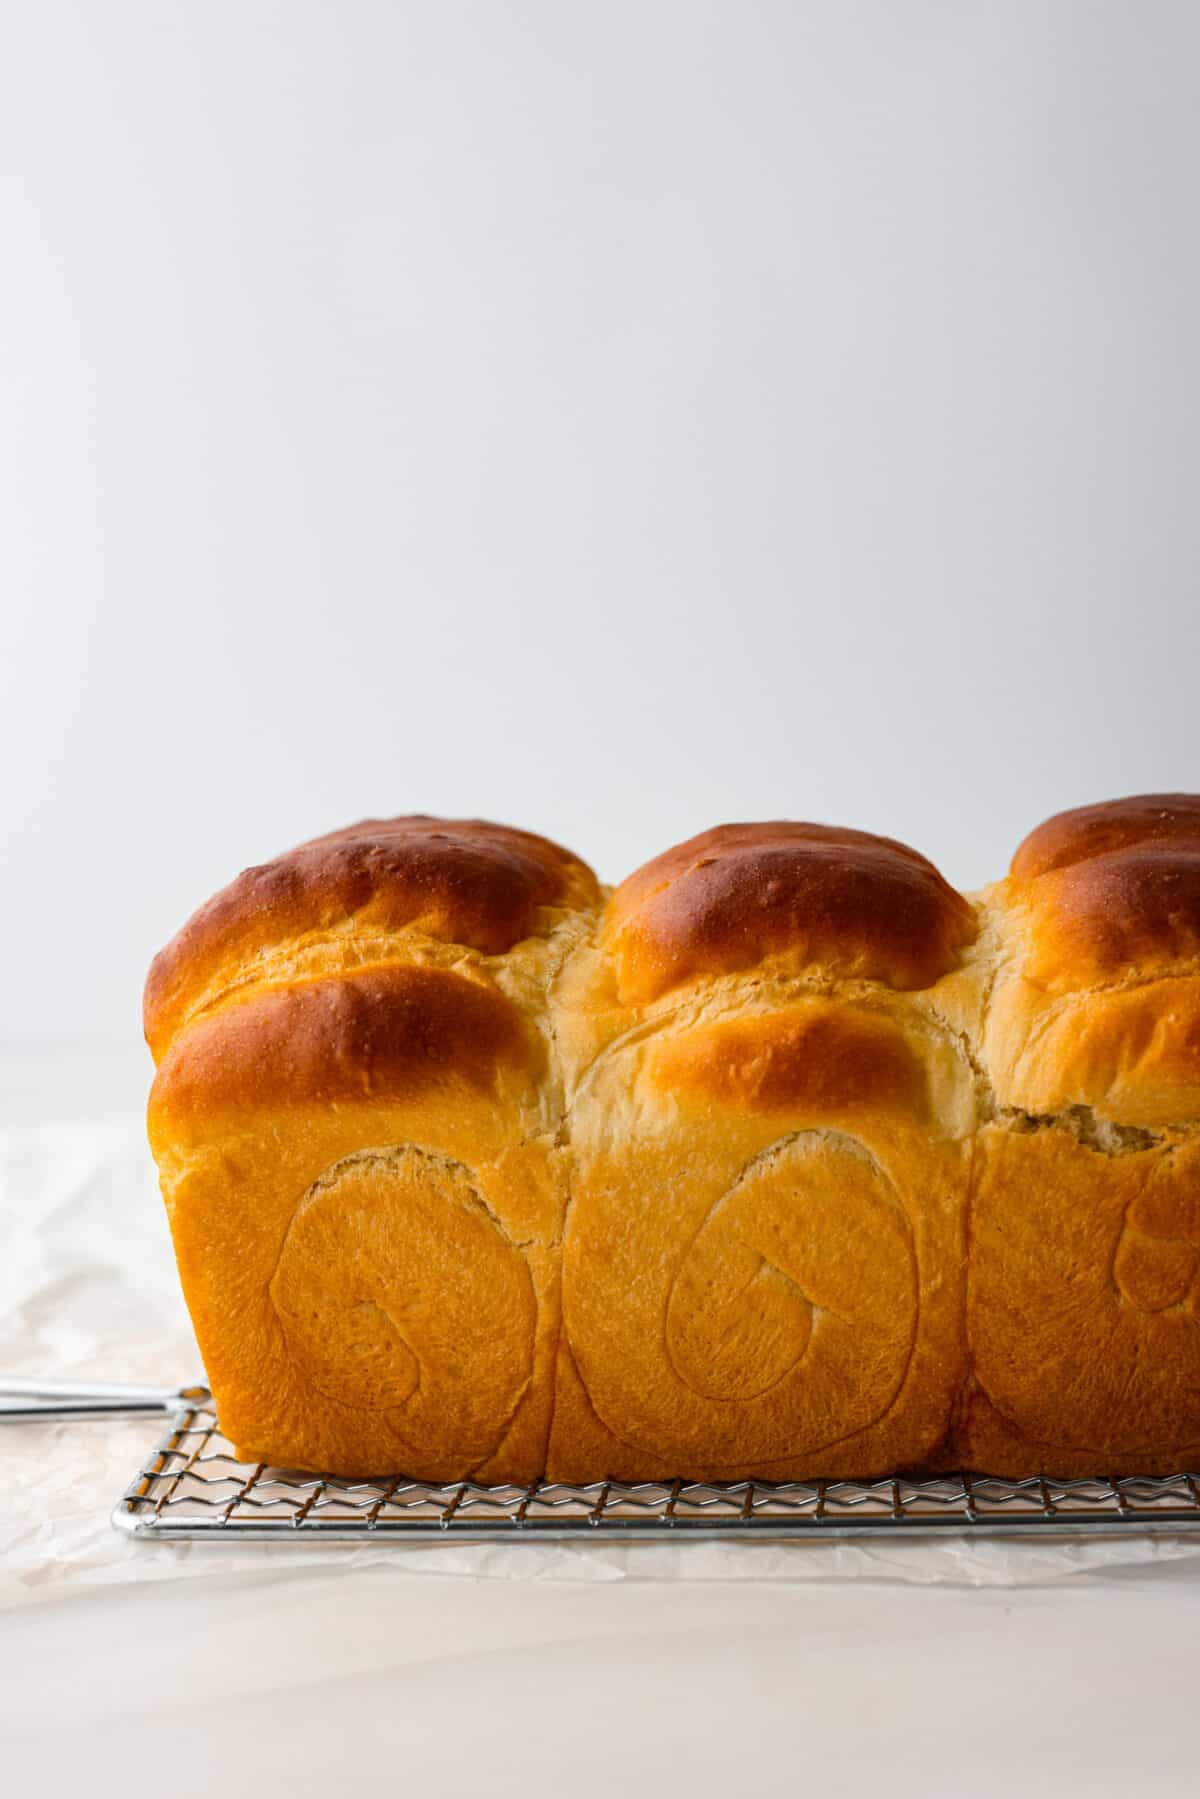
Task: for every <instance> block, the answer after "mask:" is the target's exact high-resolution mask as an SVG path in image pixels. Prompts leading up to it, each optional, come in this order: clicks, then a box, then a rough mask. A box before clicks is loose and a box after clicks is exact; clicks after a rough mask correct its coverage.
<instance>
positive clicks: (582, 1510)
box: [113, 1388, 1200, 1542]
mask: <svg viewBox="0 0 1200 1799" xmlns="http://www.w3.org/2000/svg"><path fill="white" fill-rule="evenodd" d="M113 1523H114V1525H115V1526H116V1528H117V1529H118V1530H120V1531H124V1532H126V1533H127V1534H128V1535H130V1536H133V1537H147V1538H176V1539H178V1538H214V1537H222V1538H226V1537H259V1538H263V1537H267V1538H276V1539H283V1538H295V1537H297V1536H299V1537H305V1538H308V1539H315V1538H318V1537H321V1538H344V1539H348V1540H354V1541H358V1542H361V1541H362V1540H363V1539H364V1538H366V1537H368V1536H371V1537H393V1538H398V1539H404V1540H405V1541H410V1542H411V1541H414V1540H417V1541H426V1542H428V1541H431V1540H436V1541H441V1542H446V1541H447V1540H448V1539H467V1538H471V1539H475V1540H479V1539H483V1540H490V1541H498V1540H504V1541H507V1542H511V1541H512V1540H513V1539H514V1538H517V1539H521V1540H526V1541H532V1540H534V1539H539V1538H540V1539H546V1538H550V1539H563V1538H568V1539H571V1538H573V1539H576V1540H578V1539H582V1538H588V1539H595V1538H609V1539H612V1538H621V1539H624V1540H626V1541H628V1540H630V1539H642V1540H646V1539H658V1540H660V1541H661V1540H662V1538H664V1537H665V1536H667V1535H671V1536H673V1537H675V1538H689V1539H691V1538H697V1537H700V1538H714V1537H743V1538H744V1537H755V1538H774V1539H779V1538H797V1539H801V1538H803V1539H811V1538H824V1537H861V1536H870V1535H876V1536H893V1535H896V1534H908V1535H915V1534H921V1533H926V1532H930V1531H938V1530H940V1531H946V1530H952V1531H959V1532H964V1533H967V1534H969V1535H971V1536H993V1535H1014V1534H1015V1535H1020V1534H1028V1535H1036V1536H1044V1535H1046V1534H1047V1533H1049V1534H1051V1535H1055V1536H1058V1537H1062V1536H1064V1535H1076V1536H1091V1535H1094V1534H1095V1533H1097V1532H1103V1533H1110V1532H1113V1531H1131V1530H1132V1531H1137V1532H1144V1531H1160V1532H1172V1533H1177V1532H1179V1531H1185V1530H1200V1474H1186V1473H1181V1474H1175V1475H1170V1476H1167V1477H1163V1478H1161V1479H1151V1478H1148V1477H1139V1476H1127V1477H1125V1478H1124V1479H1120V1480H1041V1479H1033V1480H997V1479H994V1478H991V1477H988V1476H984V1475H977V1474H976V1475H972V1474H944V1475H939V1476H937V1477H935V1478H930V1479H910V1478H907V1477H905V1476H898V1477H896V1478H895V1479H887V1480H871V1481H848V1480H818V1481H788V1482H783V1483H775V1482H770V1481H733V1482H731V1483H730V1484H728V1485H714V1484H711V1483H707V1482H703V1483H702V1482H697V1481H673V1482H645V1483H639V1484H636V1485H627V1484H624V1483H622V1482H619V1481H604V1482H602V1483H598V1484H596V1485H594V1486H582V1487H575V1486H565V1485H562V1484H560V1483H554V1482H546V1481H537V1482H535V1483H534V1484H533V1485H532V1486H528V1487H516V1486H512V1487H485V1486H478V1485H476V1484H475V1483H474V1482H472V1481H455V1482H453V1483H451V1484H449V1485H447V1486H430V1485H429V1484H427V1483H426V1482H423V1481H414V1480H405V1479H403V1478H402V1477H400V1476H397V1477H396V1478H394V1479H384V1480H343V1479H339V1478H336V1477H333V1476H327V1477H323V1478H322V1477H319V1476H317V1475H310V1474H293V1473H289V1472H287V1471H285V1470H281V1469H277V1468H268V1467H266V1466H265V1465H264V1464H262V1463H260V1464H258V1465H257V1466H254V1465H252V1464H250V1463H247V1462H239V1461H238V1459H237V1457H236V1456H235V1455H234V1453H233V1448H232V1445H231V1444H230V1443H229V1441H228V1440H227V1439H226V1438H225V1437H223V1436H222V1435H221V1430H220V1426H219V1425H218V1423H217V1417H216V1413H215V1411H214V1410H213V1406H212V1401H211V1398H210V1397H209V1395H208V1393H207V1392H206V1391H205V1390H204V1389H202V1388H192V1389H189V1390H188V1392H187V1394H186V1395H180V1396H179V1401H178V1407H177V1409H176V1410H174V1412H173V1414H172V1421H171V1428H170V1430H169V1431H168V1433H167V1435H166V1436H165V1437H164V1438H163V1440H162V1442H161V1443H160V1444H159V1445H158V1448H157V1449H156V1450H155V1452H154V1454H153V1455H151V1456H150V1457H149V1459H148V1460H147V1461H146V1463H145V1465H144V1466H143V1467H142V1468H141V1469H140V1470H139V1471H138V1473H137V1474H136V1475H135V1477H134V1479H133V1480H132V1481H131V1482H130V1485H129V1487H128V1488H127V1490H126V1492H125V1494H124V1495H123V1497H122V1498H121V1499H120V1500H119V1501H118V1502H117V1505H116V1507H115V1509H114V1511H113Z"/></svg>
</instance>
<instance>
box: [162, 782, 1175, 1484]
mask: <svg viewBox="0 0 1200 1799" xmlns="http://www.w3.org/2000/svg"><path fill="white" fill-rule="evenodd" d="M146 1030H147V1039H148V1041H149V1043H150V1045H151V1048H152V1051H153V1053H154V1056H155V1060H156V1062H157V1064H158V1072H157V1076H156V1080H155V1084H154V1088H153V1091H152V1094H151V1102H150V1113H149V1127H150V1137H151V1145H152V1148H153V1151H154V1154H155V1157H156V1159H157V1161H158V1164H159V1169H160V1174H161V1179H162V1185H163V1191H164V1195H165V1197H166V1201H167V1207H168V1215H169V1218H170V1222H171V1228H172V1233H173V1240H174V1244H175V1250H176V1256H177V1260H178V1263H179V1268H180V1274H181V1278H182V1281H183V1286H184V1292H185V1296H186V1298H187V1301H188V1304H189V1307H190V1309H191V1313H192V1317H193V1320H194V1323H195V1326H196V1331H197V1337H198V1340H199V1343H200V1348H201V1352H202V1354H203V1356H204V1360H205V1365H206V1367H207V1369H208V1373H209V1378H210V1381H211V1384H212V1386H213V1390H214V1392H215V1394H216V1397H217V1401H218V1406H219V1409H220V1411H221V1415H222V1419H223V1422H224V1424H225V1428H226V1429H227V1430H228V1431H229V1432H230V1433H231V1435H232V1436H233V1438H234V1440H235V1442H236V1444H237V1446H238V1448H239V1451H240V1452H241V1453H243V1454H245V1455H248V1456H251V1457H253V1458H254V1459H256V1460H258V1459H261V1460H267V1461H271V1462H274V1463H277V1464H285V1465H290V1466H298V1467H311V1468H318V1469H322V1470H328V1471H330V1472H334V1473H342V1474H351V1475H367V1474H373V1473H382V1472H394V1471H396V1470H398V1469H402V1470H403V1471H405V1472H406V1473H409V1474H411V1475H413V1476H415V1477H418V1478H428V1479H437V1480H450V1479H461V1478H465V1477H467V1476H473V1477H476V1478H480V1479H486V1480H494V1481H504V1480H513V1481H525V1480H529V1479H532V1478H534V1477H535V1476H537V1475H548V1476H549V1477H550V1478H553V1479H563V1480H570V1481H590V1480H595V1479H603V1478H607V1477H612V1478H623V1479H633V1480H637V1479H658V1478H670V1477H674V1476H693V1477H696V1478H709V1479H718V1478H724V1479H731V1478H737V1477H739V1476H743V1475H745V1476H758V1477H761V1478H807V1477H817V1476H822V1475H829V1476H856V1475H857V1476H867V1475H872V1474H879V1473H885V1472H888V1471H890V1470H893V1469H896V1468H931V1467H946V1466H953V1465H965V1466H969V1467H974V1468H976V1469H980V1470H984V1471H990V1472H994V1473H997V1474H1004V1475H1011V1476H1023V1475H1027V1474H1034V1473H1052V1474H1064V1475H1074V1474H1090V1473H1114V1472H1118V1473H1119V1472H1135V1471H1145V1472H1165V1471H1169V1469H1170V1468H1171V1467H1173V1466H1176V1465H1180V1464H1181V1463H1183V1462H1185V1461H1187V1459H1188V1457H1189V1456H1191V1457H1193V1458H1194V1456H1195V1454H1196V1453H1197V1451H1198V1450H1200V1397H1198V1396H1200V1319H1198V1317H1197V1309H1198V1306H1200V798H1196V797H1194V796H1188V795H1151V796H1147V797H1144V798H1140V799H1130V800H1121V801H1114V802H1108V803H1107V804H1104V805H1099V806H1089V807H1083V808H1079V809H1078V810H1076V811H1074V812H1070V813H1064V814H1060V815H1058V816H1057V817H1056V818H1053V819H1050V820H1048V821H1047V822H1046V824H1044V825H1042V826H1040V827H1039V828H1038V829H1037V830H1036V831H1034V832H1033V833H1031V835H1030V836H1029V837H1028V838H1026V840H1025V842H1024V843H1023V844H1022V845H1021V846H1020V847H1019V849H1018V850H1017V852H1016V855H1015V856H1014V858H1013V862H1012V865H1011V868H1010V871H1009V874H1008V876H1007V877H1006V878H1005V880H1003V881H1001V882H999V883H997V884H996V885H995V886H993V887H991V888H988V889H985V890H984V891H983V892H982V893H980V894H977V895H974V896H970V897H964V896H962V895H960V894H958V893H956V892H955V891H954V890H953V889H952V888H951V887H949V886H948V885H947V883H946V882H945V881H944V880H943V878H942V876H941V875H940V874H939V873H938V871H937V870H936V869H935V868H934V867H933V865H932V864H931V863H929V862H927V861H926V860H925V858H924V857H922V856H920V855H918V854H917V852H915V851H913V850H910V849H908V848H906V846H904V845H902V844H899V843H896V842H894V841H892V840H890V839H885V838H877V837H872V836H870V835H868V834H866V833H863V832H857V831H847V830H841V829H836V828H833V827H827V826H815V825H805V824H792V823H788V822H773V823H768V824H755V825H733V826H721V827H718V828H717V829H716V830H713V831H710V832H706V833H704V834H702V835H701V836H700V837H696V838H692V839H689V840H688V841H687V842H686V843H683V844H680V845H678V846H676V847H675V848H674V849H672V850H669V851H667V852H666V853H665V854H664V855H662V856H660V857H657V858H655V859H654V860H653V861H651V862H649V863H647V864H646V865H645V867H644V868H642V869H639V870H638V871H637V872H636V873H635V874H633V875H631V876H630V877H629V878H628V879H627V880H626V881H625V882H624V883H623V884H622V885H621V886H620V887H619V888H618V889H617V890H616V891H615V893H613V894H612V895H611V896H608V895H607V894H606V892H605V890H604V889H603V888H601V886H600V885H599V884H598V883H597V881H596V878H595V876H594V875H593V874H592V872H591V870H590V869H588V868H587V866H586V865H585V864H584V863H582V862H580V861H579V859H578V858H577V857H575V856H573V855H572V854H571V853H570V852H568V851H566V850H562V849H560V848H559V847H558V846H557V845H555V844H553V843H551V842H549V840H547V839H545V838H542V837H537V836H534V835H532V834H530V833H526V832H520V831H515V830H512V829H510V828H508V827H502V826H493V825H488V824H485V823H482V822H480V821H443V820H437V819H432V818H423V817H408V818H403V819H398V820H384V821H378V820H375V821H367V822H366V823H364V824H362V825H357V826H353V827H351V828H350V829H348V830H347V831H343V832H334V833H332V834H330V835H329V836H327V837H324V838H319V839H317V840H316V841H315V842H314V843H312V844H309V845H302V846H300V848H299V849H297V850H294V851H292V852H289V854H288V855H286V856H284V857H281V858H278V859H277V860H276V861H275V862H272V863H268V864H265V865H264V866H263V867H262V868H259V869H253V870H249V871H247V872H246V873H245V874H244V875H242V876H240V877H239V878H238V880H237V881H235V882H234V883H232V885H231V886H230V887H229V888H227V889H226V890H224V892H223V893H222V894H219V895H217V896H216V897H215V899H214V900H212V901H210V902H209V903H208V905H206V906H205V907H202V908H201V910H200V912H199V913H197V914H196V916H195V918H194V919H193V920H192V921H191V922H190V923H189V924H188V925H186V926H185V927H184V929H183V930H182V931H181V932H180V933H179V935H178V936H177V937H176V938H175V939H174V940H173V942H172V943H171V944H170V945H169V946H168V948H167V949H166V950H165V951H164V952H163V953H162V954H161V955H160V956H159V957H158V958H156V960H155V963H154V965H153V968H152V970H151V974H150V978H149V981H148V983H147V992H146Z"/></svg>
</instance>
